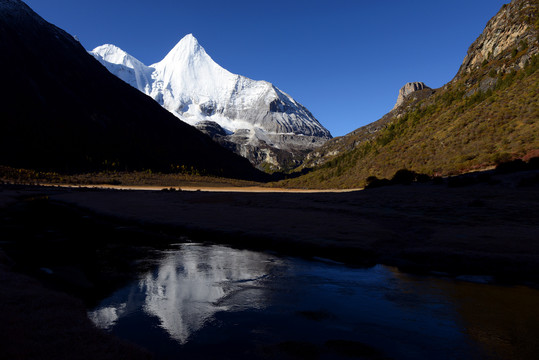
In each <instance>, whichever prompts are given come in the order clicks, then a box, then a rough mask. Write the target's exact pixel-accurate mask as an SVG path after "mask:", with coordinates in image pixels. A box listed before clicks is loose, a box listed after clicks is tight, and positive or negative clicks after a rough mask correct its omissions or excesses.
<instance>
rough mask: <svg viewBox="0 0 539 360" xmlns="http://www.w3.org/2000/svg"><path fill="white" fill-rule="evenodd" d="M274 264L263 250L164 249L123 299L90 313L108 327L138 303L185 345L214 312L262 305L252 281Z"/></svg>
mask: <svg viewBox="0 0 539 360" xmlns="http://www.w3.org/2000/svg"><path fill="white" fill-rule="evenodd" d="M275 265H276V263H275V262H274V260H273V259H272V258H271V257H270V256H268V255H266V254H263V253H255V252H251V251H240V250H235V249H229V248H226V247H222V246H211V247H206V246H200V245H183V246H182V247H181V249H180V250H179V251H173V252H170V253H168V254H167V255H166V256H165V257H164V259H163V260H161V261H160V263H159V265H158V268H157V269H156V270H155V271H153V272H149V273H147V274H146V275H145V276H143V277H142V278H141V279H140V281H139V282H138V286H136V285H133V287H132V288H130V289H124V290H123V291H124V293H125V291H127V292H128V293H129V295H128V299H127V303H125V298H124V300H123V301H124V302H121V301H118V302H117V303H116V304H102V307H101V308H99V309H97V310H94V311H92V312H90V314H89V316H90V318H91V319H92V320H93V321H94V323H95V324H96V325H97V326H98V327H100V328H104V329H108V328H111V327H112V326H114V324H115V323H116V322H117V321H119V319H121V318H122V316H125V315H126V314H127V313H129V311H127V309H133V308H137V307H140V308H142V309H143V310H144V312H146V313H147V314H149V315H152V316H156V317H157V318H158V319H159V322H160V324H161V326H162V328H163V329H164V330H166V331H167V332H168V334H169V335H170V336H171V337H172V338H173V339H175V340H177V341H178V342H180V343H181V344H184V343H185V342H186V341H187V339H188V338H189V336H190V335H191V334H193V333H194V332H195V331H197V330H198V329H200V328H202V326H203V325H204V324H205V323H206V322H207V321H209V320H211V319H212V318H213V317H214V315H215V313H216V312H218V311H221V310H236V309H237V310H242V309H246V308H260V307H263V306H264V302H265V300H264V297H265V294H264V290H263V288H262V287H260V286H258V284H257V283H258V282H259V280H260V279H262V278H263V277H265V276H266V275H268V274H269V272H270V270H271V269H272V268H273V267H274V266H275ZM134 292H135V293H134ZM113 298H114V296H113ZM118 299H119V300H120V297H118Z"/></svg>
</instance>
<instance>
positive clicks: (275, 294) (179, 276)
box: [89, 244, 539, 359]
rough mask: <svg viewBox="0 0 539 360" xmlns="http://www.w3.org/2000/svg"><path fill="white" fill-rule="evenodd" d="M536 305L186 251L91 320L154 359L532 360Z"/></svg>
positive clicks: (384, 271) (497, 295)
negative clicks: (345, 344)
mask: <svg viewBox="0 0 539 360" xmlns="http://www.w3.org/2000/svg"><path fill="white" fill-rule="evenodd" d="M480 280H486V281H488V280H489V279H480ZM537 303H539V291H537V290H534V289H529V288H522V287H514V288H512V287H502V286H494V285H488V284H474V283H470V282H461V281H454V280H451V279H443V278H439V277H425V276H423V277H422V276H411V275H406V274H402V273H400V272H398V271H396V270H395V269H392V268H388V267H385V266H375V267H373V268H370V269H353V268H348V267H345V266H341V265H336V264H327V263H322V262H314V261H306V260H301V259H297V258H278V257H276V256H273V255H270V254H264V253H257V252H252V251H245V250H235V249H231V248H227V247H224V246H215V245H214V246H202V245H200V244H192V245H189V244H185V245H181V246H180V247H179V249H178V250H174V251H168V252H165V253H164V256H163V258H162V260H160V261H159V263H158V264H157V266H156V269H155V270H154V271H151V272H148V273H146V274H144V275H143V276H141V277H140V278H139V280H137V281H135V282H133V283H132V284H131V285H129V286H127V287H125V288H123V289H120V290H118V291H117V292H116V293H115V294H113V295H112V296H111V297H109V298H108V299H106V300H104V301H103V302H102V303H101V305H100V306H99V307H98V308H97V309H95V310H93V311H91V312H90V313H89V317H90V318H91V319H92V320H93V321H94V323H95V324H96V325H97V326H98V327H100V328H103V329H107V330H108V331H110V332H112V333H113V334H115V335H116V336H119V337H121V338H125V339H127V340H130V341H133V342H135V343H138V344H140V345H141V346H143V347H146V348H148V349H149V350H150V351H152V352H154V353H156V357H157V358H159V357H162V358H170V357H178V358H190V359H193V358H195V359H198V358H200V359H205V358H216V357H219V355H220V354H221V353H222V352H224V351H226V353H227V356H229V357H230V358H234V359H252V358H283V357H285V358H286V356H282V355H283V354H282V353H281V352H280V351H282V348H281V347H280V345H279V344H282V343H287V342H297V343H301V344H308V346H311V347H312V348H313V349H316V351H319V352H320V353H321V354H326V355H327V356H329V358H332V359H333V358H341V357H340V355H338V354H336V353H331V351H332V350H331V349H329V348H328V347H327V346H326V345H325V344H326V343H327V342H328V341H331V340H339V341H343V340H344V341H352V342H356V343H361V344H367V345H368V346H369V347H371V348H373V349H376V351H379V352H380V353H381V354H382V355H383V356H385V357H389V358H399V359H418V358H425V359H427V358H436V359H455V358H478V357H479V358H483V357H487V358H488V356H487V354H489V355H492V354H498V355H501V357H502V358H524V359H526V358H529V356H528V354H534V355H535V354H537V350H539V342H538V341H537V339H539V310H538V308H537V306H536V305H537ZM302 346H303V345H302ZM324 352H325V353H324ZM328 352H329V353H328ZM246 354H247V355H246ZM328 354H329V355H328ZM285 355H286V354H285ZM321 358H324V357H323V356H321ZM342 358H346V357H342Z"/></svg>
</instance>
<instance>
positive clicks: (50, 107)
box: [0, 0, 263, 178]
mask: <svg viewBox="0 0 539 360" xmlns="http://www.w3.org/2000/svg"><path fill="white" fill-rule="evenodd" d="M0 66H2V68H3V69H9V71H6V72H5V74H4V80H5V81H6V82H7V83H9V84H10V87H9V91H7V92H5V93H4V95H3V96H2V97H1V98H0V120H1V121H0V164H1V165H5V166H10V167H15V168H28V169H36V170H53V171H60V172H78V171H82V172H84V171H94V170H103V169H113V170H154V171H167V172H171V171H177V169H178V168H180V169H189V171H193V172H198V173H207V174H212V175H219V176H229V177H236V178H238V177H239V178H251V177H253V178H261V177H263V176H262V174H261V173H260V172H259V171H256V170H255V169H254V168H253V167H252V166H251V165H250V164H249V162H248V161H247V160H245V159H243V158H241V157H239V156H237V155H235V154H233V153H232V152H230V151H228V150H226V149H223V148H222V147H220V146H219V145H217V144H215V142H213V141H212V140H211V139H210V138H209V137H208V136H206V135H204V134H202V133H200V132H199V131H198V130H196V129H194V128H193V127H191V126H189V125H187V124H184V123H182V122H179V121H177V119H176V117H174V116H172V115H171V114H170V113H169V112H168V111H166V110H164V109H163V108H162V107H160V106H159V105H158V104H156V103H155V101H153V100H152V99H149V98H148V97H147V96H145V95H143V94H141V93H140V92H139V91H137V90H136V89H134V88H132V87H131V86H129V85H127V84H125V83H124V82H123V81H121V80H120V79H118V78H117V77H115V76H113V75H112V74H110V72H108V71H107V70H106V69H105V68H103V66H101V65H100V64H99V62H97V61H96V60H95V59H94V58H93V57H92V56H90V55H89V54H88V53H87V51H86V50H85V49H84V48H83V47H82V45H81V44H80V43H79V42H78V41H77V40H76V39H75V38H74V37H73V36H71V35H69V34H68V33H67V32H65V31H63V30H61V29H59V28H58V27H56V26H54V25H52V24H49V23H48V22H46V21H45V20H44V19H42V18H41V17H40V16H39V15H38V14H36V13H35V12H34V11H33V10H32V9H30V7H28V6H27V5H26V4H25V3H23V2H22V1H19V0H0Z"/></svg>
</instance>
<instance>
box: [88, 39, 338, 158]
mask: <svg viewBox="0 0 539 360" xmlns="http://www.w3.org/2000/svg"><path fill="white" fill-rule="evenodd" d="M91 54H92V55H93V56H94V57H95V58H96V59H97V60H99V61H100V62H101V63H102V64H103V65H104V66H105V67H107V69H108V70H109V71H111V72H112V73H113V74H115V75H117V76H118V77H119V78H121V79H122V80H124V81H126V82H127V83H129V84H131V85H132V86H133V87H136V88H137V89H139V90H140V91H142V92H144V93H146V94H147V95H149V96H151V97H152V98H153V99H155V100H156V101H157V102H158V103H160V104H161V105H162V106H163V107H165V108H166V109H167V110H169V111H170V112H172V113H173V114H174V115H176V116H177V117H178V118H180V119H181V120H183V121H185V122H187V123H189V124H191V125H196V124H198V123H199V122H202V121H205V122H207V121H212V122H215V123H217V124H218V125H219V126H220V127H222V128H223V129H224V130H225V131H226V132H227V133H228V134H234V133H238V134H241V136H239V137H235V138H234V139H236V138H238V139H240V138H241V142H242V144H240V145H239V146H240V147H243V148H242V149H240V150H239V151H238V152H240V153H242V155H244V156H245V155H246V153H247V152H248V151H247V152H246V151H244V150H245V149H244V147H245V146H247V145H249V146H255V147H258V146H259V145H260V144H261V143H262V144H264V145H267V146H269V147H271V148H276V149H281V150H285V151H304V150H309V149H313V148H315V147H317V146H319V145H321V144H322V143H324V142H325V141H326V140H328V139H329V138H331V134H330V133H329V131H328V130H326V129H325V128H324V127H323V126H322V125H320V123H319V122H318V121H317V120H316V119H315V118H314V117H313V115H312V114H311V113H310V112H309V111H308V110H307V109H305V107H303V106H302V105H301V104H299V103H297V102H296V101H295V100H294V99H292V97H290V96H289V95H288V94H286V93H284V92H282V91H281V90H279V89H278V88H276V87H275V86H273V85H272V84H271V83H269V82H266V81H255V80H251V79H248V78H246V77H244V76H241V75H236V74H233V73H231V72H229V71H228V70H226V69H224V68H222V67H221V66H219V65H218V64H217V63H216V62H215V61H214V60H213V59H212V58H211V57H210V55H208V54H207V53H206V51H205V50H204V48H203V47H202V46H201V45H200V44H199V42H198V41H197V39H196V38H195V37H194V36H193V35H192V34H189V35H186V36H185V37H183V38H182V39H181V40H180V41H179V42H178V43H177V44H176V45H175V46H174V47H173V48H172V50H171V51H170V52H169V53H168V54H167V55H166V56H165V57H164V58H163V60H161V61H159V62H157V63H155V64H152V65H150V66H146V65H144V64H143V63H142V62H140V61H139V60H137V59H135V58H134V57H133V56H131V55H129V54H127V53H126V52H125V51H123V50H121V49H119V48H118V47H116V46H114V45H103V46H100V47H98V48H96V49H94V50H93V51H92V52H91ZM236 140H237V139H236ZM236 140H234V141H236ZM238 141H240V140H238ZM247 157H249V156H247ZM263 157H264V156H263ZM258 158H259V160H260V156H258ZM251 160H253V159H251ZM259 160H257V161H259ZM257 161H254V162H255V163H256V162H257Z"/></svg>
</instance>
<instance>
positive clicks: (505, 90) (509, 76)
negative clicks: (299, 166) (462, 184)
mask: <svg viewBox="0 0 539 360" xmlns="http://www.w3.org/2000/svg"><path fill="white" fill-rule="evenodd" d="M538 34H539V0H513V1H512V2H511V3H510V4H507V5H504V6H503V7H502V8H501V9H500V11H499V12H498V14H497V15H495V16H494V17H493V18H492V19H491V20H490V21H489V22H488V23H487V25H486V27H485V30H484V32H483V33H482V34H481V35H480V36H479V37H478V38H477V40H476V41H475V42H474V43H473V44H472V45H471V46H470V48H469V50H468V52H467V55H466V57H465V58H464V61H463V63H462V65H461V66H460V69H459V71H458V73H457V74H456V76H455V77H454V79H453V80H451V81H450V82H449V83H448V84H446V85H444V86H443V87H442V88H439V89H430V88H429V87H427V86H425V84H423V83H409V84H406V85H405V86H404V87H403V88H402V89H401V90H400V91H399V96H398V99H397V103H396V105H395V107H394V108H393V110H392V111H390V112H389V113H387V114H386V115H384V116H383V117H382V118H381V119H379V120H377V121H375V122H373V123H370V124H368V125H366V126H363V127H361V128H359V129H357V130H354V131H353V132H351V133H349V134H347V135H345V136H342V137H338V138H334V139H331V140H329V141H328V142H326V143H325V144H324V145H323V146H322V147H320V148H319V149H316V150H314V151H312V152H311V153H309V154H308V155H307V158H306V161H305V162H304V165H303V166H304V167H314V168H315V171H314V172H312V173H310V174H308V175H307V176H304V177H300V178H298V179H297V181H296V182H295V183H291V184H290V186H305V183H306V182H309V181H310V182H311V183H310V184H309V185H310V186H311V185H312V184H314V183H316V181H318V180H313V179H323V184H325V185H323V186H326V187H327V186H330V184H331V182H332V181H333V185H334V186H335V184H340V185H342V184H344V183H347V184H352V186H358V183H357V181H358V180H357V179H360V178H361V177H362V176H364V178H366V177H367V176H369V175H374V174H377V175H378V174H383V175H384V176H388V175H387V174H388V173H390V172H391V171H393V172H394V171H396V170H397V169H398V167H399V166H400V167H406V168H412V167H413V166H416V169H419V171H420V172H421V171H423V172H425V173H436V174H442V173H450V172H453V173H454V172H458V171H463V170H462V169H471V168H474V169H476V168H481V167H484V166H487V165H489V164H490V165H492V162H493V161H496V160H493V159H496V158H497V156H498V155H500V154H502V155H505V156H515V157H518V156H523V154H526V153H527V152H529V151H531V150H534V149H536V148H537V145H536V144H537V140H536V139H537V136H536V134H537V118H538V116H539V114H538V111H537V109H538V108H537V97H538V95H537V94H539V92H538V91H537V81H536V80H535V82H534V79H536V78H537V76H539V75H538V72H537V66H538V65H537V64H538V62H539V55H538V54H539V43H538ZM448 144H451V145H448ZM320 165H323V166H320ZM317 166H318V167H317ZM302 178H303V179H306V180H301V179H302ZM302 181H303V183H302ZM339 182H340V183H339Z"/></svg>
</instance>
